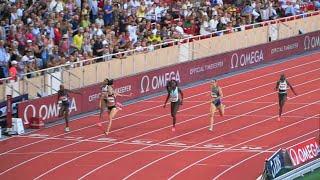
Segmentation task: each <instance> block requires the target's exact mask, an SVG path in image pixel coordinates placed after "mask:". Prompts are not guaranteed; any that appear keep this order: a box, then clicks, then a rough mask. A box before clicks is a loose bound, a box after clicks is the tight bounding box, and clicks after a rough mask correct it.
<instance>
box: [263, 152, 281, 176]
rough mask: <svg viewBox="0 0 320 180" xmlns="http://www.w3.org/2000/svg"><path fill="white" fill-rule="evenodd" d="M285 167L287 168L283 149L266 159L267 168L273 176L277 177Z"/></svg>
mask: <svg viewBox="0 0 320 180" xmlns="http://www.w3.org/2000/svg"><path fill="white" fill-rule="evenodd" d="M283 168H285V162H284V154H283V152H282V149H279V150H278V151H277V152H275V153H274V154H273V155H272V156H271V157H270V158H269V159H268V160H267V161H266V169H267V173H268V175H269V176H270V177H271V178H276V177H277V176H278V175H279V173H280V171H281V170H282V169H283Z"/></svg>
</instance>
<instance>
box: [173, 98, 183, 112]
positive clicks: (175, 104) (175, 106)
mask: <svg viewBox="0 0 320 180" xmlns="http://www.w3.org/2000/svg"><path fill="white" fill-rule="evenodd" d="M180 104H181V101H180V99H179V100H178V101H177V102H171V116H175V115H176V114H177V112H178V110H179V107H180Z"/></svg>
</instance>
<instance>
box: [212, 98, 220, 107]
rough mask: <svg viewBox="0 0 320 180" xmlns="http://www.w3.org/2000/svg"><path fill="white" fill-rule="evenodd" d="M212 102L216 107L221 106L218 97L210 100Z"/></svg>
mask: <svg viewBox="0 0 320 180" xmlns="http://www.w3.org/2000/svg"><path fill="white" fill-rule="evenodd" d="M212 104H213V105H214V106H216V107H219V106H221V99H220V98H216V99H215V100H214V101H212Z"/></svg>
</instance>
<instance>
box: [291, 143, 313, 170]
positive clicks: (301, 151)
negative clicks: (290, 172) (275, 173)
mask: <svg viewBox="0 0 320 180" xmlns="http://www.w3.org/2000/svg"><path fill="white" fill-rule="evenodd" d="M287 152H288V153H289V156H290V159H291V162H292V165H293V166H294V167H297V166H299V165H301V164H304V163H305V162H308V161H310V160H313V159H315V158H316V157H318V156H319V143H318V141H317V138H311V139H308V140H306V141H304V142H301V143H299V144H296V145H294V146H292V147H290V148H287Z"/></svg>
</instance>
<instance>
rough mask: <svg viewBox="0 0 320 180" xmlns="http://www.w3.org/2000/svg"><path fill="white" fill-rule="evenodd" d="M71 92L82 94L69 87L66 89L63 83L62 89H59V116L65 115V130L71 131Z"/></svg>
mask: <svg viewBox="0 0 320 180" xmlns="http://www.w3.org/2000/svg"><path fill="white" fill-rule="evenodd" d="M69 93H75V94H81V93H78V92H74V91H71V90H69V89H65V88H64V86H63V85H62V84H61V85H60V89H59V91H58V105H60V110H59V117H62V116H64V119H65V122H66V127H65V129H64V130H65V132H69V131H70V128H69V106H70V97H69Z"/></svg>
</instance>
